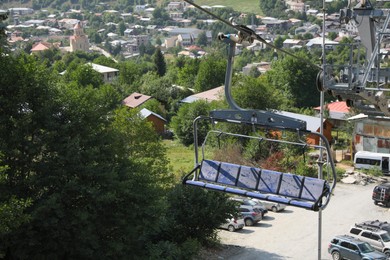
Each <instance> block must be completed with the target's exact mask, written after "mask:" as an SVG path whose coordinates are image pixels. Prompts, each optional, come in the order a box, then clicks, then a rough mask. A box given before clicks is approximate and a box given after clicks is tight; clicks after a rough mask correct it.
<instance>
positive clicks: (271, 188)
mask: <svg viewBox="0 0 390 260" xmlns="http://www.w3.org/2000/svg"><path fill="white" fill-rule="evenodd" d="M198 178H199V180H202V181H206V182H212V183H218V184H221V185H224V186H234V187H237V188H242V189H246V190H253V191H258V192H260V193H266V194H275V195H280V196H285V197H290V198H296V199H301V200H305V201H313V202H315V201H318V200H319V199H320V198H321V196H322V195H323V193H324V189H325V187H326V181H325V180H322V179H317V178H311V177H304V176H300V175H295V174H291V173H282V172H278V171H272V170H267V169H260V168H255V167H249V166H242V165H238V164H232V163H226V162H219V161H213V160H203V161H202V165H201V167H200V173H199V177H198Z"/></svg>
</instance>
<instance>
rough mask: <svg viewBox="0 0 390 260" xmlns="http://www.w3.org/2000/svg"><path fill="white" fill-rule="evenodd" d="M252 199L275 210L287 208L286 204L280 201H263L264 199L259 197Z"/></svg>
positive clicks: (268, 208)
mask: <svg viewBox="0 0 390 260" xmlns="http://www.w3.org/2000/svg"><path fill="white" fill-rule="evenodd" d="M252 200H253V201H254V202H256V203H257V204H258V205H262V206H264V207H265V208H266V209H267V210H272V211H273V212H279V211H283V210H284V209H285V208H286V205H284V204H280V203H275V202H269V201H263V200H259V199H252Z"/></svg>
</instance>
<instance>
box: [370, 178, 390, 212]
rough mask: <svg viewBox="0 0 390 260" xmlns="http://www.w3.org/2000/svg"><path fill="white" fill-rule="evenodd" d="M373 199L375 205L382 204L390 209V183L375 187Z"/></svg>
mask: <svg viewBox="0 0 390 260" xmlns="http://www.w3.org/2000/svg"><path fill="white" fill-rule="evenodd" d="M372 199H373V200H374V203H375V205H377V204H378V203H381V204H382V205H384V206H386V207H390V183H382V184H379V185H377V186H375V188H374V190H373V192H372Z"/></svg>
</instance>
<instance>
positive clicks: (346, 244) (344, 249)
mask: <svg viewBox="0 0 390 260" xmlns="http://www.w3.org/2000/svg"><path fill="white" fill-rule="evenodd" d="M328 252H329V254H331V255H332V258H333V260H340V259H350V260H371V259H372V260H374V259H376V260H385V259H387V256H386V254H383V253H381V252H378V251H376V250H375V249H374V248H373V247H372V246H371V245H370V244H369V243H367V242H364V241H361V240H359V239H356V238H354V237H352V236H348V235H340V236H335V237H334V238H333V239H332V240H331V241H330V244H329V246H328Z"/></svg>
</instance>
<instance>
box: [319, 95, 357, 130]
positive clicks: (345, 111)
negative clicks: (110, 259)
mask: <svg viewBox="0 0 390 260" xmlns="http://www.w3.org/2000/svg"><path fill="white" fill-rule="evenodd" d="M320 109H321V107H315V108H314V110H316V111H317V112H318V113H320ZM325 110H326V111H329V116H328V117H327V119H328V120H329V121H330V122H331V123H332V124H333V127H336V128H337V127H340V126H342V125H344V124H345V123H346V122H347V120H348V117H349V116H350V115H349V113H350V108H349V107H348V106H347V103H346V102H345V101H337V102H331V103H328V104H326V105H325Z"/></svg>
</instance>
